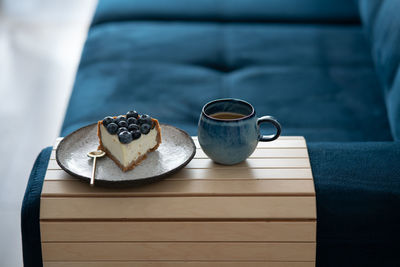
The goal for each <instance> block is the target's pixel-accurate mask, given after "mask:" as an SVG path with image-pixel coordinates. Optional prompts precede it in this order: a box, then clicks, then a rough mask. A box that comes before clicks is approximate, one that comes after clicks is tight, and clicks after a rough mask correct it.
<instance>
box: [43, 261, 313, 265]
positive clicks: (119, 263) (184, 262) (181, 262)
mask: <svg viewBox="0 0 400 267" xmlns="http://www.w3.org/2000/svg"><path fill="white" fill-rule="evenodd" d="M43 266H44V267H132V266H134V267H315V262H266V261H239V262H238V261H236V262H235V261H197V262H196V261H186V260H185V261H92V262H88V261H82V262H71V261H66V262H54V261H53V262H51V261H45V262H43Z"/></svg>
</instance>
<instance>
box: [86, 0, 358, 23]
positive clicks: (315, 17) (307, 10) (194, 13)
mask: <svg viewBox="0 0 400 267" xmlns="http://www.w3.org/2000/svg"><path fill="white" fill-rule="evenodd" d="M142 19H145V20H186V21H225V22H227V21H253V22H254V21H259V22H260V21H285V22H289V21H291V22H319V23H358V22H359V15H358V10H357V6H356V4H355V3H354V2H353V1H350V0H268V1H265V0H246V1H242V0H201V1H195V0H192V1H188V0H169V1H164V0H152V1H148V0H100V1H99V4H98V6H97V10H96V14H95V17H94V19H93V24H99V23H104V22H110V21H126V20H142Z"/></svg>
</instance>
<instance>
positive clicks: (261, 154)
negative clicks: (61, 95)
mask: <svg viewBox="0 0 400 267" xmlns="http://www.w3.org/2000/svg"><path fill="white" fill-rule="evenodd" d="M307 157H308V152H307V149H305V148H295V149H291V148H288V149H256V150H255V151H254V153H253V154H251V155H250V157H249V158H250V159H253V158H260V159H261V158H307ZM194 158H195V159H207V158H208V156H207V155H206V154H205V153H204V151H203V150H201V149H199V148H198V149H196V155H195V156H194ZM50 159H56V150H54V149H53V150H52V151H51V156H50Z"/></svg>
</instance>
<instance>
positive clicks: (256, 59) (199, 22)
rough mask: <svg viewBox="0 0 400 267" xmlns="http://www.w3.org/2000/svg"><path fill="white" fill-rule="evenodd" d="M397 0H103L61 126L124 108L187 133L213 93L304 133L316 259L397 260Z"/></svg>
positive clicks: (42, 164)
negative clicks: (311, 182)
mask: <svg viewBox="0 0 400 267" xmlns="http://www.w3.org/2000/svg"><path fill="white" fill-rule="evenodd" d="M399 14H400V1H399V0H358V1H357V0H354V1H353V0H202V1H187V0H169V1H164V0H151V1H146V0H100V2H99V4H98V7H97V10H96V13H95V15H94V18H93V21H92V24H91V27H90V29H89V32H88V37H87V40H86V43H85V46H84V50H83V53H82V58H81V62H80V65H79V69H78V72H77V76H76V81H75V85H74V88H73V92H72V95H71V98H70V102H69V105H68V109H67V113H66V116H65V120H64V124H63V127H62V130H61V135H62V136H65V135H67V134H69V133H71V132H72V131H74V130H76V129H78V128H80V127H82V126H84V125H87V124H89V123H92V122H95V121H97V120H99V119H101V118H103V117H104V116H106V115H109V114H118V113H124V112H126V111H127V110H130V109H132V108H134V109H136V110H138V111H140V112H143V113H148V114H151V115H152V116H154V117H157V118H159V120H160V121H161V122H164V123H169V124H172V125H176V126H177V127H180V128H182V129H184V130H186V131H187V132H188V133H189V134H191V135H196V131H197V126H196V125H197V121H198V117H199V112H200V110H201V107H202V105H203V104H204V103H206V102H207V101H209V100H212V99H216V98H223V97H235V98H242V99H245V100H247V101H249V102H250V103H252V104H253V105H254V106H255V108H256V110H257V113H258V115H259V116H261V115H267V114H268V115H274V116H275V117H276V118H278V119H279V121H280V122H281V124H282V126H283V131H282V134H283V135H303V136H305V137H306V139H307V142H308V149H309V154H310V159H311V166H312V170H313V175H314V179H315V187H316V198H317V217H318V219H317V220H318V223H317V266H400V256H399V254H398V249H399V245H398V244H399V241H398V240H399V239H400V229H399V226H400V142H399V141H400V67H399V62H400V16H399ZM49 154H50V150H49V148H47V149H44V150H43V151H42V152H41V153H40V155H39V156H38V159H37V161H36V163H35V166H34V168H33V170H32V173H31V177H30V178H29V182H28V186H27V189H26V194H25V198H24V201H23V206H22V214H21V216H22V238H23V250H24V251H23V252H24V263H25V266H40V265H41V252H40V230H39V221H38V216H39V215H38V214H39V204H40V192H41V186H42V182H43V177H44V172H45V169H46V166H47V162H48V158H49Z"/></svg>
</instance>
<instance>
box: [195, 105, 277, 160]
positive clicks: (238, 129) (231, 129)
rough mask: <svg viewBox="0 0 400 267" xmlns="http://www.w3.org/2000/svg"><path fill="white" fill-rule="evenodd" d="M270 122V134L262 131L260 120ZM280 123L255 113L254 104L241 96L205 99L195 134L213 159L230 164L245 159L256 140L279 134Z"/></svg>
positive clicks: (255, 145) (251, 151) (265, 140)
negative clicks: (273, 127) (196, 133)
mask: <svg viewBox="0 0 400 267" xmlns="http://www.w3.org/2000/svg"><path fill="white" fill-rule="evenodd" d="M264 122H267V123H272V125H273V126H275V128H276V133H275V134H273V135H261V134H260V124H261V123H264ZM280 133H281V126H280V124H279V122H278V121H277V120H275V119H274V118H273V117H271V116H263V117H261V118H257V117H256V112H255V110H254V108H253V106H252V105H251V104H250V103H248V102H246V101H243V100H240V99H231V98H227V99H218V100H214V101H211V102H209V103H207V104H206V105H205V106H204V107H203V109H202V111H201V115H200V120H199V125H198V138H199V143H200V146H201V148H202V149H203V151H204V153H206V154H207V156H208V157H210V158H211V159H212V160H214V161H215V162H217V163H220V164H225V165H233V164H236V163H239V162H242V161H244V160H245V159H247V158H248V157H249V156H250V155H251V154H252V153H253V152H254V150H255V149H256V147H257V143H258V141H262V142H268V141H273V140H275V139H277V138H278V137H279V135H280Z"/></svg>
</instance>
